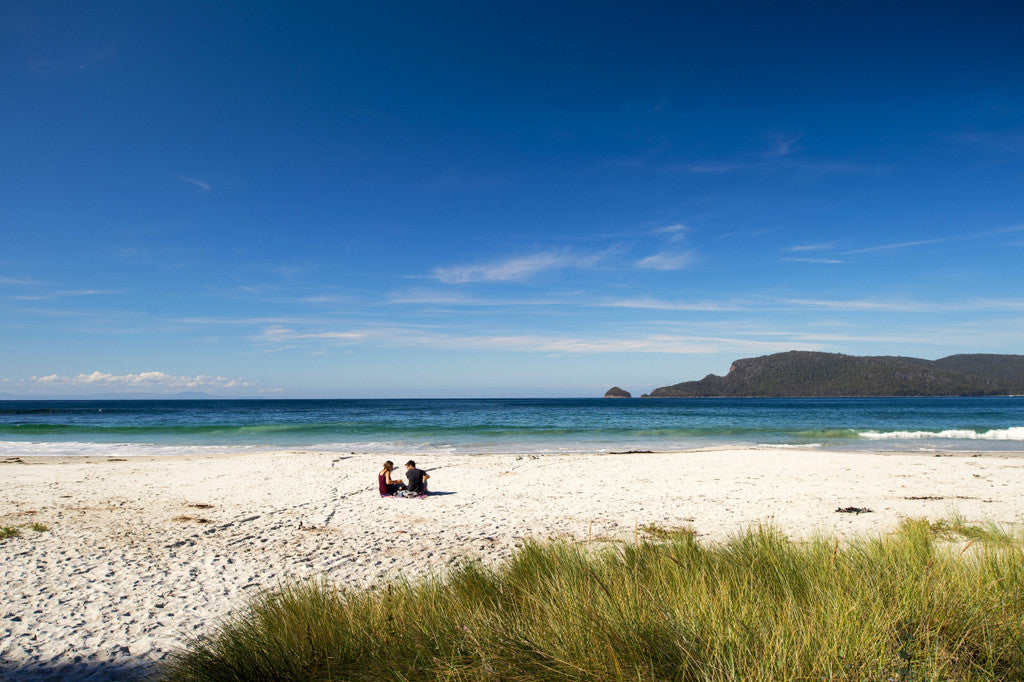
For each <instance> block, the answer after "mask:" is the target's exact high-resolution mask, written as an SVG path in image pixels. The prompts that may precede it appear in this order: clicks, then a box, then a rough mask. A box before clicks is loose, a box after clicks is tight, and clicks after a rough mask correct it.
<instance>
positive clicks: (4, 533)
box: [0, 526, 21, 540]
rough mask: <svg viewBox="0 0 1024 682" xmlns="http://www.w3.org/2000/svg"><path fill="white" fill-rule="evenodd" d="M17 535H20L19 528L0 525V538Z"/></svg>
mask: <svg viewBox="0 0 1024 682" xmlns="http://www.w3.org/2000/svg"><path fill="white" fill-rule="evenodd" d="M19 535H21V530H20V529H19V528H18V527H17V526H0V540H6V539H7V538H16V537H18V536H19Z"/></svg>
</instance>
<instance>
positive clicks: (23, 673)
mask: <svg viewBox="0 0 1024 682" xmlns="http://www.w3.org/2000/svg"><path fill="white" fill-rule="evenodd" d="M157 670H158V665H157V664H156V663H152V662H149V661H146V662H136V661H132V662H127V663H125V662H113V661H68V662H67V663H44V664H40V665H16V664H14V663H12V662H10V661H2V662H0V680H5V682H44V681H45V682H49V681H50V680H53V681H54V682H57V680H60V681H61V682H85V681H86V680H88V682H108V680H109V681H113V680H117V681H118V682H121V681H122V680H145V679H152V675H153V674H155V673H156V672H157Z"/></svg>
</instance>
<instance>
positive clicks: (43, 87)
mask: <svg viewBox="0 0 1024 682" xmlns="http://www.w3.org/2000/svg"><path fill="white" fill-rule="evenodd" d="M298 4H299V3H241V2H239V3H230V2H223V3H208V2H176V3H161V4H157V3H112V2H92V3H73V2H45V1H17V0H16V1H13V2H6V3H4V4H3V5H0V60H2V61H0V103H2V106H0V131H2V133H0V393H8V394H14V395H18V396H37V397H43V396H47V395H58V394H59V395H92V394H97V393H112V392H135V391H138V392H148V393H175V392H179V391H205V392H208V393H211V394H214V395H225V396H266V397H397V396H580V395H600V394H602V393H603V392H604V390H605V389H607V388H608V387H609V386H611V385H613V384H617V385H620V386H622V387H623V388H626V389H627V390H630V391H632V392H634V393H635V394H639V393H642V392H645V391H649V390H650V389H652V388H655V387H657V386H661V385H665V384H670V383H675V382H678V381H683V380H689V379H698V378H701V377H702V376H704V375H705V374H708V373H716V374H723V373H725V372H726V371H727V370H728V367H729V364H730V362H731V361H732V360H733V359H735V358H739V357H749V356H754V355H763V354H766V353H772V352H778V351H785V350H791V349H804V350H822V351H830V352H842V353H848V354H854V355H881V354H886V355H890V354H891V355H911V356H916V357H926V358H938V357H942V356H945V355H949V354H952V353H970V352H985V353H1022V352H1024V343H1022V339H1024V268H1022V267H1021V263H1022V261H1024V41H1021V40H1020V27H1021V26H1022V25H1024V5H1021V4H1020V3H1017V2H957V3H947V2H929V3H917V2H911V3H891V2H885V3H880V2H878V3H876V2H857V3H820V2H813V3H812V2H801V3H792V2H777V3H765V2H739V1H737V2H720V3H712V2H701V3H696V2H693V3H602V2H587V3H534V2H524V3H470V2H464V3H463V2H460V3H449V2H432V3H410V2H375V3H323V4H322V5H321V4H303V5H302V6H301V7H298V8H297V7H296V5H298ZM637 5H641V6H639V7H638V6H637Z"/></svg>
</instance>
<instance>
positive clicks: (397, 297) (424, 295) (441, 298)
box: [388, 289, 576, 307]
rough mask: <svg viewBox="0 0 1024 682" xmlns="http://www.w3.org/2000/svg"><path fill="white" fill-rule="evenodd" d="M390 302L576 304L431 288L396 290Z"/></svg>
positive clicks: (556, 300) (493, 304)
mask: <svg viewBox="0 0 1024 682" xmlns="http://www.w3.org/2000/svg"><path fill="white" fill-rule="evenodd" d="M388 302H389V303H392V304H395V305H409V304H412V305H438V306H472V307H480V306H486V307H497V306H552V305H574V304H576V302H574V301H566V300H559V299H557V298H486V297H479V296H469V295H467V294H462V293H456V292H451V291H433V290H430V289H414V290H412V291H404V292H396V293H393V294H391V295H390V296H389V297H388Z"/></svg>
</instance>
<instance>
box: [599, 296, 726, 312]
mask: <svg viewBox="0 0 1024 682" xmlns="http://www.w3.org/2000/svg"><path fill="white" fill-rule="evenodd" d="M593 305H595V306H605V307H609V308H637V309H642V310H694V311H701V310H709V311H726V310H744V309H745V308H744V306H743V305H742V304H739V303H714V302H702V301H696V302H682V301H662V300H659V299H655V298H649V297H641V298H628V299H622V300H617V301H608V302H604V303H595V304H593Z"/></svg>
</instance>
